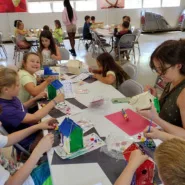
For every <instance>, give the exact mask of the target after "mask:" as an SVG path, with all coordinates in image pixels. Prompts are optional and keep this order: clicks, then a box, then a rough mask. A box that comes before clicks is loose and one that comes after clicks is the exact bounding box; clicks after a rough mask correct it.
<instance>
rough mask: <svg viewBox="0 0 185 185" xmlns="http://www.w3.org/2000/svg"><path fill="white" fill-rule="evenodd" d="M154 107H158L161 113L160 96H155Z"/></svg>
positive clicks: (157, 109) (158, 111)
mask: <svg viewBox="0 0 185 185" xmlns="http://www.w3.org/2000/svg"><path fill="white" fill-rule="evenodd" d="M154 107H155V108H156V111H157V113H160V104H159V100H158V98H154Z"/></svg>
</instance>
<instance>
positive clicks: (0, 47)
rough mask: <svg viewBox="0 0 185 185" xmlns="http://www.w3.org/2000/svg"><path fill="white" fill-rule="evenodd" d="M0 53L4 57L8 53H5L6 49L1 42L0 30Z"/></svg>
mask: <svg viewBox="0 0 185 185" xmlns="http://www.w3.org/2000/svg"><path fill="white" fill-rule="evenodd" d="M0 55H1V56H2V57H3V55H4V56H5V57H6V59H8V55H7V52H6V49H5V47H4V44H3V33H2V32H0Z"/></svg>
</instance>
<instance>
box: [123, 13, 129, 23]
mask: <svg viewBox="0 0 185 185" xmlns="http://www.w3.org/2000/svg"><path fill="white" fill-rule="evenodd" d="M123 19H127V21H128V22H129V23H130V21H131V18H130V17H129V16H127V15H125V16H123Z"/></svg>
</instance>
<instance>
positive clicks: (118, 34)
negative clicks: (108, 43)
mask: <svg viewBox="0 0 185 185" xmlns="http://www.w3.org/2000/svg"><path fill="white" fill-rule="evenodd" d="M131 33H132V32H131V31H130V30H129V22H127V21H125V22H123V24H122V28H121V31H119V32H118V29H117V28H115V29H114V36H115V37H116V41H115V53H116V54H118V51H117V47H118V43H119V40H120V38H121V37H122V36H123V35H126V34H131ZM123 47H124V46H123ZM125 54H126V58H127V60H129V59H130V57H129V55H128V53H127V51H126V52H125Z"/></svg>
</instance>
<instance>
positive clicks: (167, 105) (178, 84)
mask: <svg viewBox="0 0 185 185" xmlns="http://www.w3.org/2000/svg"><path fill="white" fill-rule="evenodd" d="M150 67H151V68H152V69H153V70H155V71H156V72H157V73H158V74H159V75H160V76H161V77H162V79H163V80H164V81H165V82H167V85H166V87H165V89H164V91H163V93H162V96H161V98H160V107H161V112H160V114H159V116H160V118H162V119H164V120H165V121H167V122H170V123H171V124H173V125H176V126H179V127H183V128H185V103H184V102H185V41H184V40H178V41H177V40H168V41H165V42H164V43H162V44H161V45H160V46H158V47H157V48H156V50H155V51H154V52H153V54H152V56H151V60H150ZM145 90H147V91H148V90H150V92H151V93H152V94H153V95H154V96H156V90H155V89H154V88H153V87H151V86H149V85H148V86H146V88H145Z"/></svg>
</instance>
